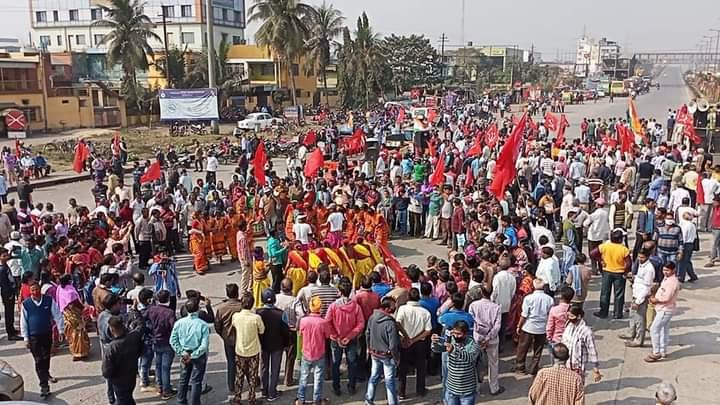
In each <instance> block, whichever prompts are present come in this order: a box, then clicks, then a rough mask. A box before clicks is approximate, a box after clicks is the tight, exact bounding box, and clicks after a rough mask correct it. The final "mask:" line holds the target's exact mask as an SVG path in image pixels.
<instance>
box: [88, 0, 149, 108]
mask: <svg viewBox="0 0 720 405" xmlns="http://www.w3.org/2000/svg"><path fill="white" fill-rule="evenodd" d="M144 6H145V3H144V2H143V1H141V0H110V5H109V7H108V6H101V7H102V9H103V10H104V11H105V12H107V13H108V16H109V18H108V19H105V20H100V21H96V22H94V23H93V25H97V26H103V27H110V28H111V31H110V32H109V33H107V34H106V35H105V36H104V37H103V39H102V41H101V42H100V44H101V45H107V46H108V50H107V59H108V63H109V64H110V65H115V64H120V65H121V67H122V71H123V92H124V93H126V94H127V93H133V94H134V93H137V92H136V91H135V87H137V74H136V72H137V71H138V70H147V68H148V66H149V62H148V57H153V56H154V55H155V54H154V52H153V49H152V46H150V43H149V42H148V41H149V40H151V39H154V40H157V41H159V42H162V39H161V38H160V37H159V36H158V35H157V34H155V33H154V32H153V30H152V28H153V23H152V21H151V20H150V17H148V16H147V15H146V14H145V13H144V10H143V7H144Z"/></svg>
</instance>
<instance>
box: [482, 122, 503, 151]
mask: <svg viewBox="0 0 720 405" xmlns="http://www.w3.org/2000/svg"><path fill="white" fill-rule="evenodd" d="M499 138H500V134H499V133H498V127H497V124H496V123H493V124H492V125H490V128H488V129H487V131H486V132H485V145H487V146H489V147H490V149H492V148H494V147H495V145H496V144H497V142H498V139H499Z"/></svg>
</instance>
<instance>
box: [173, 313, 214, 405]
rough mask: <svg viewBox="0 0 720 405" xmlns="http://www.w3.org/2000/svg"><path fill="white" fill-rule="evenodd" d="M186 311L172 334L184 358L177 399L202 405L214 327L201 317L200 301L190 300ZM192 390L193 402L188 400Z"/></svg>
mask: <svg viewBox="0 0 720 405" xmlns="http://www.w3.org/2000/svg"><path fill="white" fill-rule="evenodd" d="M185 309H186V310H187V312H188V315H187V316H186V317H184V318H182V319H180V320H178V321H177V322H175V325H174V326H173V330H172V333H171V334H170V346H172V348H173V350H174V351H175V354H177V355H178V356H180V357H181V359H182V369H181V370H180V382H179V385H178V393H177V400H178V403H179V404H191V405H200V395H201V394H202V381H203V377H204V375H205V367H206V366H207V352H208V348H209V345H210V341H209V335H210V327H209V326H208V324H207V323H205V321H203V320H202V319H200V318H199V317H198V311H199V310H200V302H199V300H197V299H190V300H188V301H187V302H186V303H185ZM188 391H190V398H189V399H190V401H188Z"/></svg>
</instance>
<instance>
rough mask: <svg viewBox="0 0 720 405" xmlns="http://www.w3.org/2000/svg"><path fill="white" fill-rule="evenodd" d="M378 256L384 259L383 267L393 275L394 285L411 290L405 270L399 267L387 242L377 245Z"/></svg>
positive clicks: (410, 282)
mask: <svg viewBox="0 0 720 405" xmlns="http://www.w3.org/2000/svg"><path fill="white" fill-rule="evenodd" d="M378 248H379V249H380V254H381V255H382V257H383V259H385V265H386V266H387V267H388V268H389V269H390V270H392V271H393V273H395V284H396V285H397V286H399V287H401V288H408V289H409V288H411V287H412V281H411V280H410V277H408V275H407V272H405V269H404V268H403V267H402V266H401V265H400V262H399V261H398V259H397V258H396V257H395V255H394V254H393V253H392V251H391V250H390V247H389V246H388V245H387V242H385V243H380V244H378Z"/></svg>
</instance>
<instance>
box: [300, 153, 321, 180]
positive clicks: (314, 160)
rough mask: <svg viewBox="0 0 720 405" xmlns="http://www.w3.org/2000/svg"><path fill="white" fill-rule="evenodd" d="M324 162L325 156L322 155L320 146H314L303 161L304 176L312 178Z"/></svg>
mask: <svg viewBox="0 0 720 405" xmlns="http://www.w3.org/2000/svg"><path fill="white" fill-rule="evenodd" d="M324 164H325V157H324V156H323V154H322V151H321V150H320V148H315V150H314V151H313V152H312V153H311V154H310V157H309V158H308V160H307V161H306V162H305V170H304V174H305V177H308V178H313V177H315V176H317V173H318V170H320V168H321V167H323V165H324Z"/></svg>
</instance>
